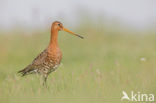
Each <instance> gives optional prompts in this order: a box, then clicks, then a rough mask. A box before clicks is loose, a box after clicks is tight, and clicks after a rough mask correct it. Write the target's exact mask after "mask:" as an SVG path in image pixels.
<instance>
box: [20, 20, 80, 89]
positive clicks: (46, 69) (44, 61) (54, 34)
mask: <svg viewBox="0 0 156 103" xmlns="http://www.w3.org/2000/svg"><path fill="white" fill-rule="evenodd" d="M61 30H63V31H66V32H68V33H70V34H72V35H75V36H78V37H80V38H82V39H83V37H82V36H80V35H78V34H75V33H73V32H71V31H70V30H68V29H66V28H64V26H63V24H62V23H61V22H58V21H55V22H53V23H52V26H51V38H50V42H49V45H48V47H47V48H46V49H45V50H44V51H43V52H41V53H40V54H39V55H38V56H37V57H36V58H35V59H34V60H33V61H32V63H31V64H29V65H28V66H27V67H26V68H24V69H23V70H21V71H19V72H18V73H21V74H22V76H25V75H28V74H34V73H37V74H40V75H41V76H42V77H43V85H45V86H46V80H47V77H48V75H49V74H50V73H51V72H53V71H54V70H56V69H57V67H58V66H59V64H60V62H61V59H62V53H61V50H60V48H59V46H58V42H57V38H58V32H59V31H61Z"/></svg>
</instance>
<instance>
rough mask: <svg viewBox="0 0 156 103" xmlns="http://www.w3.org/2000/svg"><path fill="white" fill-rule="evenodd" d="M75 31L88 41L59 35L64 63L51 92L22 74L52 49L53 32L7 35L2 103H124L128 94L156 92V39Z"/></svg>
mask: <svg viewBox="0 0 156 103" xmlns="http://www.w3.org/2000/svg"><path fill="white" fill-rule="evenodd" d="M75 31H76V32H79V33H82V34H85V35H84V36H85V39H84V40H81V39H79V38H77V37H73V36H71V35H69V34H68V33H64V32H60V34H59V45H60V48H61V50H62V52H63V60H62V64H61V65H60V67H59V68H58V69H57V70H56V71H55V72H53V73H52V74H51V75H50V76H49V77H48V81H47V82H48V86H49V89H48V90H47V89H45V88H43V87H42V85H41V82H40V77H39V76H36V75H29V76H26V77H20V76H19V75H18V74H17V71H18V70H21V69H23V68H24V67H25V66H27V65H28V64H29V63H31V61H32V60H33V58H35V57H36V55H37V54H39V53H40V52H41V51H42V50H43V49H44V48H45V47H46V46H47V44H48V42H49V36H50V35H49V32H38V33H33V35H26V34H25V33H23V32H22V33H18V32H11V35H7V34H6V35H3V34H2V33H1V34H0V103H43V102H45V103H73V102H74V103H83V102H85V103H121V101H120V99H121V97H122V91H123V90H124V91H126V92H127V93H130V91H135V92H138V91H139V92H141V93H153V94H156V82H155V81H156V75H155V74H156V63H155V61H156V46H155V44H156V39H155V38H156V36H155V35H152V34H151V35H150V34H149V35H135V34H134V33H128V32H127V33H126V32H124V33H123V32H115V31H113V32H108V31H102V32H99V31H98V30H91V29H86V30H85V31H84V30H81V29H79V30H75ZM141 58H144V59H145V60H141ZM124 102H125V103H127V101H124ZM124 102H123V103H124Z"/></svg>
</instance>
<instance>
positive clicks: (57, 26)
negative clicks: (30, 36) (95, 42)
mask: <svg viewBox="0 0 156 103" xmlns="http://www.w3.org/2000/svg"><path fill="white" fill-rule="evenodd" d="M52 28H53V29H54V30H57V31H62V30H63V31H66V32H68V33H70V34H72V35H75V36H78V37H80V38H81V39H83V37H82V36H81V35H78V34H75V33H73V32H72V31H70V30H68V29H66V28H64V26H63V24H62V23H61V22H59V21H55V22H53V24H52Z"/></svg>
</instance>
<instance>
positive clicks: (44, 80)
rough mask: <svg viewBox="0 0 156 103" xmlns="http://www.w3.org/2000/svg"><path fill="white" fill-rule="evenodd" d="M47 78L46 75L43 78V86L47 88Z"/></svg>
mask: <svg viewBox="0 0 156 103" xmlns="http://www.w3.org/2000/svg"><path fill="white" fill-rule="evenodd" d="M47 77H48V75H44V76H43V86H44V87H46V88H47Z"/></svg>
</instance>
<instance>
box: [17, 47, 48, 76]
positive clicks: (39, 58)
mask: <svg viewBox="0 0 156 103" xmlns="http://www.w3.org/2000/svg"><path fill="white" fill-rule="evenodd" d="M47 55H48V52H47V49H45V50H44V51H43V52H41V53H40V54H39V55H38V56H37V57H36V58H35V59H34V60H33V61H32V63H31V64H30V65H28V66H27V67H25V68H24V69H23V70H21V71H19V72H18V73H21V74H22V76H24V75H26V74H31V73H33V71H34V70H35V69H38V68H39V67H42V65H43V63H44V62H45V59H46V57H47Z"/></svg>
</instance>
